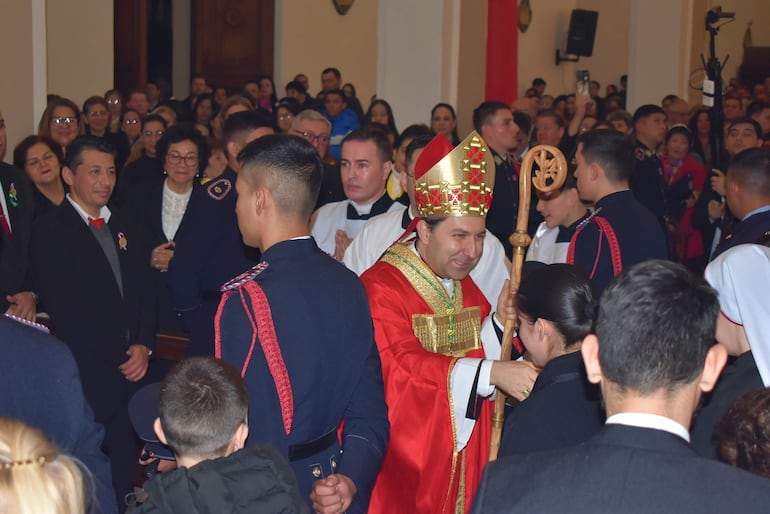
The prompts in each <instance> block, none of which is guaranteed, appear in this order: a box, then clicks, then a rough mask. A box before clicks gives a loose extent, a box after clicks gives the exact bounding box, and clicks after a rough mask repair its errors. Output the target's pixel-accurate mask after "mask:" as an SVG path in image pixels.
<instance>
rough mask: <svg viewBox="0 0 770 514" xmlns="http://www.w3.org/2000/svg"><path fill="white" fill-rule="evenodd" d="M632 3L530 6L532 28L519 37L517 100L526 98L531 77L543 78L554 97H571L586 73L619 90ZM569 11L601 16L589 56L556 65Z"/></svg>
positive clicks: (607, 0) (596, 0) (610, 0)
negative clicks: (577, 73)
mask: <svg viewBox="0 0 770 514" xmlns="http://www.w3.org/2000/svg"><path fill="white" fill-rule="evenodd" d="M630 4H631V0H541V1H538V2H532V11H533V16H532V23H531V24H530V26H529V29H528V30H527V32H525V33H523V34H522V33H521V32H519V95H520V96H523V95H524V92H525V91H526V90H527V89H528V88H529V87H530V85H531V84H532V79H534V78H535V77H542V78H544V79H545V81H546V82H547V83H548V87H547V88H546V91H547V92H548V93H550V94H552V95H559V94H564V93H568V92H573V91H574V90H575V71H577V70H588V71H589V72H590V73H591V78H592V79H594V80H598V81H599V83H600V84H601V85H602V89H604V87H605V86H606V85H607V84H615V85H619V84H620V76H621V75H623V74H624V73H626V72H627V70H628V32H629V22H630ZM573 9H586V10H589V11H597V12H598V13H599V19H598V22H597V26H596V37H595V40H594V51H593V56H592V57H581V58H580V61H579V62H577V63H571V62H562V63H561V64H559V65H558V66H557V65H556V61H555V53H556V49H557V48H558V49H559V50H560V51H561V54H562V55H564V50H565V48H566V45H567V32H568V30H569V20H570V15H571V14H572V10H573ZM602 94H603V93H602Z"/></svg>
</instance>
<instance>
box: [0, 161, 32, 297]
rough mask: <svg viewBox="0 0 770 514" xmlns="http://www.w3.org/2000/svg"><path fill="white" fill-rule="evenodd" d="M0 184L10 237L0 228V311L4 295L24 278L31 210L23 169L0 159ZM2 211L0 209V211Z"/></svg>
mask: <svg viewBox="0 0 770 514" xmlns="http://www.w3.org/2000/svg"><path fill="white" fill-rule="evenodd" d="M0 184H2V185H3V197H4V198H5V205H6V206H7V207H8V217H9V218H10V222H11V223H10V224H11V232H12V235H11V238H10V239H9V238H8V237H6V235H5V232H4V231H3V230H0V312H5V311H6V310H7V309H8V302H7V301H6V300H5V297H6V295H9V294H16V293H18V292H19V291H23V290H25V289H26V288H27V286H28V285H29V284H28V282H27V269H28V267H27V266H28V263H27V260H28V254H27V252H28V250H29V237H30V234H31V232H32V219H33V217H34V214H35V201H34V198H33V196H32V189H31V188H32V185H31V184H30V183H29V181H28V179H27V177H26V176H25V175H24V172H22V171H20V170H18V169H16V168H14V167H13V166H11V165H10V164H6V163H4V162H0ZM1 212H2V211H0V213H1Z"/></svg>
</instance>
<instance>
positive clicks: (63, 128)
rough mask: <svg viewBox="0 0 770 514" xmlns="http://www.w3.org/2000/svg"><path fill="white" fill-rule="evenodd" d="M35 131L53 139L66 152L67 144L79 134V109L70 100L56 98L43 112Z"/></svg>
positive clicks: (63, 152)
mask: <svg viewBox="0 0 770 514" xmlns="http://www.w3.org/2000/svg"><path fill="white" fill-rule="evenodd" d="M37 133H38V135H40V136H46V137H50V138H51V139H53V141H54V142H55V143H56V144H58V145H59V146H60V147H61V150H62V155H64V154H66V152H67V145H69V144H70V143H71V142H72V140H73V139H75V138H76V137H77V136H78V134H80V109H78V106H77V105H75V102H73V101H72V100H69V99H67V98H56V99H55V100H53V101H51V103H49V104H48V107H46V109H45V111H44V112H43V116H41V118H40V124H39V125H38V128H37Z"/></svg>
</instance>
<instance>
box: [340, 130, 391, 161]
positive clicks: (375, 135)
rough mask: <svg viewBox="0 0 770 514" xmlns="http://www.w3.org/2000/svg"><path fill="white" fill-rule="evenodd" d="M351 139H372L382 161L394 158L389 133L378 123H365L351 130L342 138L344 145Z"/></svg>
mask: <svg viewBox="0 0 770 514" xmlns="http://www.w3.org/2000/svg"><path fill="white" fill-rule="evenodd" d="M351 141H371V142H372V143H374V145H375V146H376V147H377V158H378V159H380V162H381V163H385V162H388V161H391V160H393V147H392V146H391V144H390V139H388V134H387V133H386V132H385V131H384V130H383V129H382V128H380V127H377V126H376V125H364V126H362V127H359V128H357V129H355V130H353V131H351V132H349V133H348V135H346V136H345V139H343V140H342V146H343V147H344V146H345V143H349V142H351Z"/></svg>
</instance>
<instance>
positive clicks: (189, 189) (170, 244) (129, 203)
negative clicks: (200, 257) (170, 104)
mask: <svg viewBox="0 0 770 514" xmlns="http://www.w3.org/2000/svg"><path fill="white" fill-rule="evenodd" d="M157 154H158V157H160V159H161V160H162V161H163V170H164V174H163V177H162V178H161V179H159V180H153V181H149V182H145V183H142V184H140V185H138V186H137V187H136V188H134V189H133V190H130V191H129V192H128V194H127V200H126V207H128V209H129V210H131V211H132V212H133V213H134V215H135V217H136V218H137V222H138V224H139V226H141V227H143V228H144V230H145V234H144V236H145V241H146V244H147V245H148V250H149V249H151V250H150V252H149V262H148V264H149V265H150V266H151V267H152V268H153V270H155V272H156V273H155V276H156V280H155V283H156V284H155V285H156V291H157V299H158V328H159V329H160V330H174V331H175V330H180V329H181V326H180V325H179V322H178V320H177V317H176V316H175V315H174V313H173V311H172V309H171V301H170V293H169V290H168V284H167V280H166V276H165V272H166V271H168V263H169V261H170V260H171V258H172V257H173V256H174V237H175V236H176V233H177V230H178V229H179V225H180V224H181V223H182V219H183V218H184V215H185V213H186V212H187V206H188V204H189V202H190V198H191V196H192V194H193V190H194V189H195V188H196V187H197V185H198V180H197V177H198V176H199V175H200V173H201V170H202V169H204V168H205V167H206V164H207V163H208V158H209V147H208V144H207V143H206V140H205V138H204V137H203V136H201V135H200V134H199V133H198V132H197V131H196V130H195V129H194V128H193V127H192V126H190V125H186V124H177V125H174V126H173V127H169V129H168V130H166V132H165V134H164V135H163V137H162V138H161V139H160V141H158V144H157Z"/></svg>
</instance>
